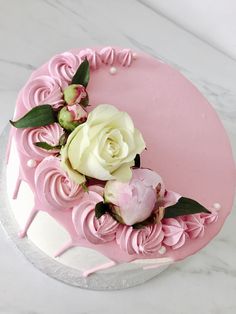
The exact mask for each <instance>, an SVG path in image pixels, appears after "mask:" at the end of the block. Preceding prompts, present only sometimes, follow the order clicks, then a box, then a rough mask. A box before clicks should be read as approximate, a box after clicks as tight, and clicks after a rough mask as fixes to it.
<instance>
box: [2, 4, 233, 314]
mask: <svg viewBox="0 0 236 314" xmlns="http://www.w3.org/2000/svg"><path fill="white" fill-rule="evenodd" d="M0 7H1V10H0V41H1V49H0V100H1V108H2V110H1V115H0V132H1V131H2V130H3V128H4V126H5V125H6V124H7V121H8V120H9V119H10V118H11V117H12V114H13V110H14V106H15V99H16V95H17V92H18V91H19V89H20V88H21V87H22V86H23V85H24V83H25V81H26V79H27V78H28V76H29V75H30V73H31V71H32V70H33V69H35V68H37V67H38V66H39V65H40V64H42V63H43V62H45V61H46V60H48V59H49V58H50V57H51V56H52V55H54V54H55V53H57V52H62V51H65V50H68V49H70V48H72V47H80V46H84V47H87V46H97V45H117V46H124V47H131V48H132V49H134V50H142V51H145V52H147V53H150V54H151V55H153V56H157V57H159V58H162V59H163V60H165V61H166V62H168V63H170V64H172V65H173V66H174V67H176V68H178V69H179V70H180V71H181V72H182V73H183V74H184V75H185V76H187V77H188V78H189V79H190V80H191V81H192V82H193V83H194V84H195V85H196V86H197V87H198V88H199V89H200V90H201V91H202V93H203V94H204V95H205V96H206V98H207V99H208V100H209V101H210V103H211V104H212V105H213V107H214V108H215V109H216V111H217V112H218V114H219V116H220V118H221V120H222V122H223V124H224V126H225V128H226V130H227V132H228V134H229V137H230V139H231V143H232V147H233V150H234V153H235V156H236V109H235V108H236V107H235V103H236V85H235V82H236V61H234V60H233V59H230V58H229V57H227V56H226V55H224V54H222V53H221V52H219V51H217V50H216V49H214V48H212V47H211V46H210V45H208V44H207V43H206V42H203V41H201V40H200V39H199V38H196V37H194V36H193V35H192V34H190V33H188V32H187V31H185V30H183V29H181V28H179V27H178V26H177V25H176V24H175V23H172V22H171V21H169V20H167V19H165V18H164V17H162V16H160V15H159V14H158V13H157V12H156V10H155V8H152V6H150V5H146V2H145V1H144V0H143V1H141V0H137V1H135V0H128V1H107V0H100V1H93V0H86V1H75V0H74V1H73V0H67V1H62V0H54V1H53V0H34V1H30V0H22V1H17V0H10V1H4V0H0ZM3 108H4V110H3ZM219 184H222V183H219ZM235 219H236V208H234V211H233V213H232V214H231V216H230V219H228V220H227V222H226V223H225V225H224V227H223V230H222V231H221V232H220V234H219V235H218V236H217V237H216V238H215V239H214V241H212V242H211V243H210V244H209V245H208V246H207V247H206V248H204V249H203V250H202V251H201V252H199V253H198V254H197V255H195V256H192V257H189V258H188V259H187V260H185V261H184V262H181V263H178V264H175V265H174V266H172V267H170V268H169V269H168V270H167V271H165V272H163V273H162V274H161V275H159V276H158V277H157V278H155V279H153V280H151V281H149V282H147V283H145V284H143V285H141V286H138V287H135V288H131V289H128V290H123V291H113V292H95V291H86V290H82V289H79V288H74V287H70V286H67V285H65V284H62V283H60V282H58V281H56V280H54V279H51V278H49V277H47V276H46V275H44V274H42V273H41V272H40V271H38V270H37V269H35V268H34V267H33V266H32V265H31V264H30V263H29V262H28V261H27V260H26V259H25V258H24V257H23V256H22V255H21V253H20V252H19V251H18V250H17V249H16V248H15V246H14V244H13V243H12V242H11V241H10V239H8V238H7V236H6V234H5V233H4V231H3V230H2V229H1V228H0V252H1V258H0V276H1V280H0V313H1V314H18V313H19V314H44V313H45V314H46V313H57V314H61V313H68V314H73V313H76V314H94V313H96V314H99V313H103V314H106V313H113V314H116V313H129V314H130V313H136V314H139V313H140V314H141V313H142V314H143V313H147V314H152V313H153V314H154V313H155V314H156V313H163V314H165V313H167V314H168V313H170V314H177V313H181V314H182V313H183V314H185V313H191V314H195V313H198V314H199V313H201V314H205V313H206V314H211V313H212V314H220V313H224V314H231V313H232V314H233V313H236V298H235V295H236V263H235V261H236V237H235Z"/></svg>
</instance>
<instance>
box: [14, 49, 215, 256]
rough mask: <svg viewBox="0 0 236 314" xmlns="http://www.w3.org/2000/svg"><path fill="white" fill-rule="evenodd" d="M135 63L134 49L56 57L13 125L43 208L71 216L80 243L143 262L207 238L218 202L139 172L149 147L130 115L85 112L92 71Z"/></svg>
mask: <svg viewBox="0 0 236 314" xmlns="http://www.w3.org/2000/svg"><path fill="white" fill-rule="evenodd" d="M136 58H137V56H136V55H135V54H133V53H132V52H131V50H129V49H123V50H121V51H119V52H118V53H117V51H116V50H115V49H114V48H111V47H106V48H103V49H102V50H101V51H99V52H98V51H95V50H91V49H85V50H83V51H82V52H81V53H80V54H79V55H75V54H73V53H71V52H67V53H63V54H61V55H58V56H56V57H54V58H53V59H51V61H50V62H49V64H48V71H49V74H50V76H47V75H44V76H39V77H36V78H33V79H32V80H31V81H30V82H29V83H28V85H27V90H28V92H26V91H25V92H23V95H22V101H23V102H24V104H25V108H26V109H27V112H26V114H25V115H24V116H22V117H21V118H19V119H18V120H17V121H11V124H12V125H13V126H14V127H15V128H17V129H21V130H20V132H21V141H20V144H19V145H20V149H21V151H22V153H24V154H25V155H26V156H27V157H28V167H30V168H34V167H35V169H33V170H34V171H35V172H34V182H35V189H36V198H37V200H38V203H40V204H42V206H47V207H48V208H50V209H52V210H58V211H70V212H71V221H72V224H73V227H74V231H75V233H76V234H77V235H78V237H79V238H83V239H86V240H87V241H88V242H90V243H93V244H104V243H108V242H111V241H113V243H115V244H116V245H117V248H119V249H120V250H122V251H125V252H126V253H127V254H129V255H135V256H136V257H137V258H139V256H140V258H141V257H142V256H152V255H153V254H161V255H163V254H165V253H166V250H167V249H174V250H175V249H179V248H180V247H182V246H183V245H184V244H185V243H186V241H188V240H194V239H196V238H199V237H203V235H204V232H205V228H207V225H209V224H212V223H215V222H216V221H217V218H218V212H217V209H219V207H220V205H219V206H218V205H217V206H214V207H215V208H212V209H211V210H209V209H207V208H205V207H204V206H203V205H201V204H200V203H198V202H197V201H196V200H193V199H190V198H188V197H183V196H181V195H180V194H178V193H176V192H172V191H169V190H167V188H166V187H165V184H164V181H163V179H162V178H161V177H160V175H159V174H158V173H156V172H155V171H154V170H151V169H146V168H142V167H141V154H142V153H143V152H144V151H145V149H146V144H145V141H144V138H143V136H142V134H141V132H140V131H139V130H138V129H137V128H135V126H134V123H133V121H132V118H131V117H130V116H129V115H128V113H126V112H122V111H120V110H119V109H117V108H116V107H115V106H113V105H111V104H100V105H97V106H96V107H95V108H94V109H93V110H90V111H89V110H88V108H89V94H88V91H87V86H88V83H89V80H90V70H91V69H92V70H95V69H97V68H99V67H100V66H101V64H102V63H104V64H105V65H109V66H113V65H114V62H115V61H116V60H117V61H118V62H119V64H120V65H122V66H125V67H126V66H130V65H131V63H132V61H133V59H136ZM113 69H115V70H114V71H113V73H112V72H110V73H111V74H114V73H115V72H116V68H115V67H113ZM39 85H40V88H39Z"/></svg>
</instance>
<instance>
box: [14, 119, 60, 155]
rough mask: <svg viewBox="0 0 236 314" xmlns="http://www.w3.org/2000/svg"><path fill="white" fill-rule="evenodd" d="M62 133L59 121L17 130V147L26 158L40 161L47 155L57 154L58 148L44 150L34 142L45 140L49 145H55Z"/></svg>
mask: <svg viewBox="0 0 236 314" xmlns="http://www.w3.org/2000/svg"><path fill="white" fill-rule="evenodd" d="M63 134H64V130H63V128H62V127H61V126H60V124H59V123H53V124H50V125H47V126H41V127H38V128H27V129H23V130H19V132H18V134H17V137H18V147H19V149H20V151H21V152H22V153H23V154H24V155H26V156H27V157H28V158H30V159H35V160H37V161H41V160H43V159H44V158H45V157H47V156H50V155H54V154H58V153H59V150H58V149H51V150H45V149H42V148H40V147H38V146H36V145H35V143H37V142H46V143H48V144H49V145H51V146H57V145H58V144H59V141H60V138H61V136H62V135H63Z"/></svg>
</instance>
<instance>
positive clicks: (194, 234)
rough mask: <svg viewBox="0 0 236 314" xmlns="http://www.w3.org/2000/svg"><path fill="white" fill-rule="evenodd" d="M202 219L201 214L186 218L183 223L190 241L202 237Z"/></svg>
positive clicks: (203, 229) (203, 228)
mask: <svg viewBox="0 0 236 314" xmlns="http://www.w3.org/2000/svg"><path fill="white" fill-rule="evenodd" d="M204 222H205V221H204V218H202V215H201V214H195V215H188V216H186V219H185V223H186V226H187V233H188V235H189V237H190V239H196V238H198V237H203V236H204V231H205V226H204Z"/></svg>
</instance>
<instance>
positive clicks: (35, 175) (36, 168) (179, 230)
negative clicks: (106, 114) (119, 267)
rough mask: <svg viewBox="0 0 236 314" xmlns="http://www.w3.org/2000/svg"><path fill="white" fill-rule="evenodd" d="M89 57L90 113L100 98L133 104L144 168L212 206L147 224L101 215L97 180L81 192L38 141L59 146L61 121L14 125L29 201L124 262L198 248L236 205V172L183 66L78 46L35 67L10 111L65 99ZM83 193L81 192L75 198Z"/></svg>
mask: <svg viewBox="0 0 236 314" xmlns="http://www.w3.org/2000/svg"><path fill="white" fill-rule="evenodd" d="M85 58H87V60H88V62H89V66H90V80H89V84H88V86H87V88H86V91H85V92H84V93H85V94H84V95H85V97H84V98H86V97H87V95H88V96H89V105H90V106H89V107H86V110H87V111H88V112H89V116H90V114H91V113H92V112H93V111H94V110H95V108H98V105H100V104H109V105H112V106H114V107H115V108H117V109H118V110H120V111H122V112H126V113H128V115H129V116H130V117H131V118H132V120H133V123H134V125H135V127H136V128H137V129H138V130H139V131H140V132H141V134H142V136H143V138H144V140H145V145H146V148H147V149H146V150H145V151H143V153H142V155H141V166H142V168H148V169H152V170H153V171H155V172H156V173H158V174H159V175H160V176H161V178H162V179H163V181H164V184H165V188H166V190H167V191H175V192H178V193H179V194H180V195H182V196H185V197H188V198H191V199H194V200H197V202H199V203H201V204H203V205H204V207H205V208H207V209H209V210H210V211H211V214H206V213H199V214H195V215H189V216H186V217H181V216H180V217H178V218H176V217H172V218H166V219H164V220H163V221H162V222H161V223H159V224H155V225H148V226H145V227H143V228H141V229H134V228H133V227H132V226H130V225H123V224H120V223H119V222H118V221H116V220H115V219H114V217H112V216H110V215H109V214H105V215H103V216H102V217H101V218H100V219H99V220H98V219H97V218H96V217H95V214H94V208H95V205H96V204H97V203H99V202H102V200H103V196H102V195H103V190H102V191H101V189H100V188H99V187H91V188H90V189H89V192H86V193H87V195H82V194H83V193H84V192H83V191H82V189H81V187H80V186H79V185H78V184H75V182H74V181H73V180H70V179H71V178H69V179H68V177H67V175H66V174H65V171H64V169H62V167H61V164H60V158H61V157H60V156H58V151H57V150H48V151H47V150H45V149H42V148H40V147H37V146H35V144H34V143H35V142H39V141H43V142H47V143H49V144H50V145H54V146H56V145H57V144H58V141H59V139H60V138H61V136H62V135H63V132H64V131H63V128H62V126H60V125H59V123H54V124H51V125H48V126H44V127H39V128H25V129H14V134H13V136H14V137H15V139H16V145H17V149H18V152H19V157H20V161H21V169H20V173H21V176H22V179H23V180H25V181H26V182H27V183H28V184H29V186H30V187H31V189H32V190H33V191H35V208H34V209H33V210H35V211H39V210H41V211H46V212H47V213H48V214H49V215H51V216H52V217H53V218H55V219H56V220H57V221H58V222H59V223H60V224H61V225H62V226H64V228H65V229H66V230H67V232H68V233H69V234H70V236H71V239H72V244H73V245H80V246H85V247H90V248H93V249H95V250H98V251H99V252H101V253H102V254H104V255H106V256H108V257H109V258H110V259H112V260H115V261H118V262H126V261H131V260H135V259H139V258H159V257H160V258H163V257H164V258H165V257H169V258H171V259H173V260H181V259H183V258H185V257H187V256H189V255H191V254H193V253H195V252H197V251H198V250H199V249H201V248H202V247H203V246H205V245H206V244H207V243H208V242H209V241H210V240H211V239H212V238H213V237H214V236H215V235H216V234H217V233H218V232H219V230H220V228H221V227H222V225H223V223H224V221H225V219H226V217H227V216H228V214H229V213H230V211H231V208H232V203H233V197H234V191H235V182H236V173H235V164H234V161H233V158H232V152H231V147H230V143H229V140H228V138H227V135H226V133H225V130H224V128H223V126H222V124H221V122H220V120H219V118H218V116H217V114H216V113H215V111H214V110H213V109H212V107H211V106H210V105H209V104H208V102H207V101H206V99H205V98H204V97H203V96H202V95H201V94H200V92H199V91H198V90H197V89H196V88H195V87H194V86H193V85H192V84H191V83H190V82H189V81H188V80H187V79H186V78H185V77H183V76H182V75H181V74H180V73H179V72H178V71H177V70H175V69H173V68H172V67H170V66H169V65H167V64H165V63H163V62H162V61H160V60H157V59H155V58H153V57H151V56H149V55H146V54H144V53H141V52H137V53H136V52H135V53H134V52H132V51H131V50H130V49H120V48H112V47H104V48H91V49H90V48H89V49H74V50H71V51H70V52H65V53H62V54H59V55H56V56H54V57H53V58H52V59H51V60H49V62H47V63H46V64H44V65H43V66H41V67H40V68H39V69H37V70H36V71H34V72H33V74H32V75H31V77H30V79H29V80H28V82H27V83H26V85H25V86H24V88H23V89H22V90H21V92H20V93H19V96H18V99H17V104H16V111H15V117H14V119H15V120H17V119H19V118H21V117H22V116H23V115H25V114H26V113H27V112H29V111H30V110H32V109H33V108H34V107H37V106H40V105H42V104H50V105H51V106H52V107H53V108H54V110H55V111H58V110H59V109H60V108H61V107H62V106H64V102H65V95H63V92H64V91H65V89H66V88H67V87H68V85H70V84H71V80H72V78H73V76H74V74H75V72H76V70H77V68H78V67H79V65H80V64H81V63H82V61H83V60H85ZM82 98H83V97H82ZM100 108H101V107H100ZM97 112H98V111H97ZM124 123H125V122H124ZM98 135H99V133H98ZM140 145H141V144H140ZM97 168H98V166H97ZM97 168H96V169H97ZM96 169H95V168H94V171H96ZM140 170H141V169H140ZM137 173H138V172H137ZM142 175H143V174H142ZM82 197H83V199H82V200H83V202H78V200H81V198H82ZM99 232H100V233H99Z"/></svg>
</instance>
